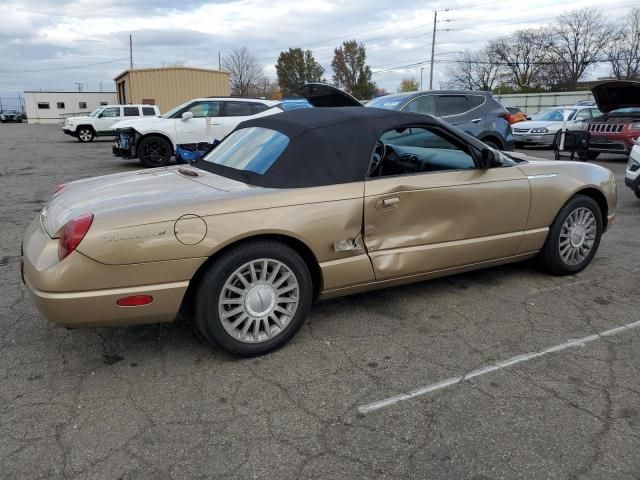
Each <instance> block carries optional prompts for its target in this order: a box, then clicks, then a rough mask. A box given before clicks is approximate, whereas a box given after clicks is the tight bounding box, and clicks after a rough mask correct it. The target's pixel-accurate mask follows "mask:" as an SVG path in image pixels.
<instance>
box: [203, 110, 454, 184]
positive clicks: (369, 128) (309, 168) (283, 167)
mask: <svg viewBox="0 0 640 480" xmlns="http://www.w3.org/2000/svg"><path fill="white" fill-rule="evenodd" d="M415 124H423V125H424V124H431V125H439V126H443V124H442V123H441V122H440V121H438V120H436V119H434V118H432V117H430V116H427V115H420V114H415V113H404V112H397V111H393V110H383V109H378V108H363V107H326V108H304V109H299V110H291V111H288V112H284V113H279V114H277V115H270V116H266V117H260V118H255V119H251V120H247V121H245V122H242V123H241V124H240V125H238V126H237V127H236V130H239V129H241V128H247V127H262V128H268V129H271V130H276V131H278V132H281V133H283V134H285V135H286V136H287V137H289V144H288V145H287V148H286V149H285V150H284V151H283V152H282V154H281V155H280V157H279V158H278V160H277V161H276V162H275V163H274V164H273V165H272V166H271V167H270V168H269V169H268V170H267V171H266V172H265V173H264V174H262V175H260V174H257V173H253V172H249V171H241V170H236V169H234V168H229V167H226V166H223V165H218V164H215V163H212V162H208V161H206V160H198V161H197V162H195V163H194V166H195V167H197V168H200V169H202V170H206V171H208V172H211V173H215V174H219V175H222V176H225V177H229V178H233V179H235V180H239V181H241V182H245V183H248V184H250V185H256V186H260V187H268V188H300V187H316V186H322V185H334V184H338V183H349V182H357V181H362V180H364V179H365V177H366V175H367V171H368V169H369V163H370V161H371V155H372V153H373V150H374V148H375V145H376V141H377V140H378V138H380V136H381V135H382V134H383V133H384V132H386V131H388V130H391V129H393V128H399V127H403V126H409V125H415ZM223 142H224V140H223Z"/></svg>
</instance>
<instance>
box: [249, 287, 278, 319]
mask: <svg viewBox="0 0 640 480" xmlns="http://www.w3.org/2000/svg"><path fill="white" fill-rule="evenodd" d="M275 304H276V293H275V291H274V289H273V288H272V287H270V286H269V285H257V286H255V287H253V288H252V289H251V290H249V293H247V297H246V299H245V301H244V305H245V308H246V310H247V313H249V315H251V316H253V317H264V316H266V315H269V314H270V313H271V312H272V311H273V307H274V306H275Z"/></svg>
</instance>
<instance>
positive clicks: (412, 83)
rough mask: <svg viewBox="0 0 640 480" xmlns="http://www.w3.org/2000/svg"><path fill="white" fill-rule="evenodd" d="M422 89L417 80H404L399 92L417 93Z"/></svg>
mask: <svg viewBox="0 0 640 480" xmlns="http://www.w3.org/2000/svg"><path fill="white" fill-rule="evenodd" d="M419 88H420V86H419V85H418V81H417V80H416V79H415V78H413V77H412V78H403V79H402V81H401V82H400V86H399V87H398V92H415V91H417V90H418V89H419Z"/></svg>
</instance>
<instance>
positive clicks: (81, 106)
mask: <svg viewBox="0 0 640 480" xmlns="http://www.w3.org/2000/svg"><path fill="white" fill-rule="evenodd" d="M78 108H79V109H81V110H85V109H86V108H87V102H78Z"/></svg>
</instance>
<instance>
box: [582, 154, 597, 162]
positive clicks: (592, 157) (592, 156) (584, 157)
mask: <svg viewBox="0 0 640 480" xmlns="http://www.w3.org/2000/svg"><path fill="white" fill-rule="evenodd" d="M598 155H600V152H578V158H579V159H580V160H582V161H583V162H586V161H587V160H595V159H596V158H598Z"/></svg>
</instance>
